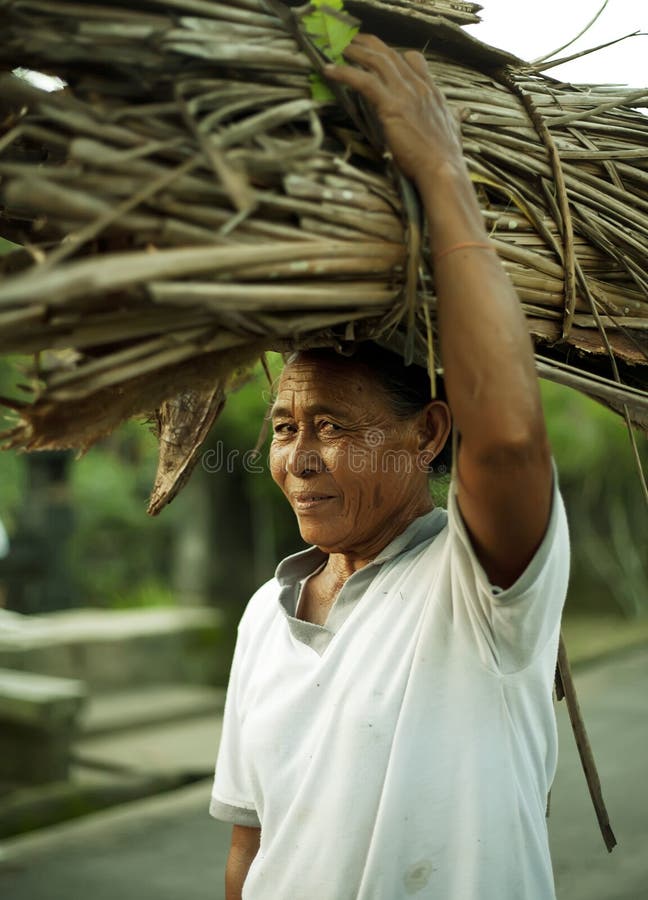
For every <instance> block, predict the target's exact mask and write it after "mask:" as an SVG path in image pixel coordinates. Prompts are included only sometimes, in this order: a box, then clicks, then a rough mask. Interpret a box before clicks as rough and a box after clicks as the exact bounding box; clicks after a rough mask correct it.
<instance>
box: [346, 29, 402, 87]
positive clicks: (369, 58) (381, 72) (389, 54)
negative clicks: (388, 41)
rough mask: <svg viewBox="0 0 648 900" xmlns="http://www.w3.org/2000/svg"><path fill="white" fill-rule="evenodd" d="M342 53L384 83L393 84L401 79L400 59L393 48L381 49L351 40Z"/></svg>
mask: <svg viewBox="0 0 648 900" xmlns="http://www.w3.org/2000/svg"><path fill="white" fill-rule="evenodd" d="M376 40H377V39H376ZM380 43H382V42H380ZM383 46H384V45H383ZM344 55H345V57H346V59H347V60H348V61H349V62H353V63H357V64H359V65H361V66H363V67H364V68H365V69H367V71H369V72H373V74H374V75H376V76H377V77H378V78H380V79H381V81H382V82H383V83H384V84H386V85H393V84H395V83H397V82H400V81H401V80H402V77H403V74H404V73H403V71H402V70H401V63H402V60H401V59H400V57H399V56H398V54H397V53H394V51H393V50H392V51H389V50H388V48H385V50H384V51H383V50H382V49H380V48H376V47H373V46H371V45H370V44H369V43H356V42H355V41H353V42H352V43H351V44H349V46H348V47H347V48H346V50H345V51H344Z"/></svg>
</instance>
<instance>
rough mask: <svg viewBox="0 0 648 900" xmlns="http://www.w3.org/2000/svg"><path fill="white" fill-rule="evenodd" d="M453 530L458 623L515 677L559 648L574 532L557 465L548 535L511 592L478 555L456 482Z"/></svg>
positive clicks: (493, 662)
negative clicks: (494, 581)
mask: <svg viewBox="0 0 648 900" xmlns="http://www.w3.org/2000/svg"><path fill="white" fill-rule="evenodd" d="M448 530H449V551H450V573H451V576H450V577H451V595H452V611H453V619H454V620H455V622H456V624H457V625H458V626H461V627H462V630H463V631H464V633H465V634H466V635H468V636H469V639H470V640H471V641H472V642H473V643H474V644H476V646H477V649H478V652H479V655H480V657H481V659H482V661H483V662H484V663H485V664H486V665H488V666H489V667H490V668H495V669H497V670H498V671H500V672H501V673H503V674H507V673H513V672H517V671H519V670H521V669H524V668H526V667H527V666H528V665H530V664H531V663H532V662H533V660H534V659H535V658H536V657H537V656H538V655H539V654H540V653H541V652H542V651H543V649H544V648H546V647H547V646H548V645H549V644H551V645H552V646H553V644H554V643H555V644H556V647H557V643H558V635H559V631H560V618H561V614H562V609H563V605H564V602H565V597H566V594H567V585H568V581H569V529H568V524H567V516H566V512H565V506H564V503H563V500H562V497H561V494H560V490H559V487H558V473H557V469H556V465H555V462H554V463H553V492H552V501H551V512H550V516H549V523H548V525H547V529H546V532H545V534H544V537H543V539H542V542H541V544H540V546H539V547H538V549H537V550H536V552H535V554H534V556H533V558H532V559H531V561H530V562H529V564H528V565H527V567H526V569H525V570H524V572H523V573H522V574H521V575H520V576H519V578H518V579H517V580H516V581H515V583H514V584H512V585H511V586H510V587H508V588H506V590H502V589H501V588H498V587H497V586H496V585H493V584H491V583H490V581H489V579H488V576H487V575H486V572H485V571H484V569H483V567H482V565H481V563H480V562H479V560H478V559H477V557H476V555H475V551H474V549H473V546H472V542H471V540H470V537H469V535H468V531H467V529H466V526H465V524H464V521H463V519H462V516H461V513H460V511H459V505H458V502H457V496H456V485H455V484H454V483H453V484H452V485H451V489H450V493H449V496H448ZM554 662H555V660H554Z"/></svg>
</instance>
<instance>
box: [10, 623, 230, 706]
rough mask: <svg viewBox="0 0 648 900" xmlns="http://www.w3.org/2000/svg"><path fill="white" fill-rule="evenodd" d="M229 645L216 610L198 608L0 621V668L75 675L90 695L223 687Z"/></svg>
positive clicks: (228, 637)
mask: <svg viewBox="0 0 648 900" xmlns="http://www.w3.org/2000/svg"><path fill="white" fill-rule="evenodd" d="M231 649H232V648H231V638H230V636H229V634H228V633H227V632H226V629H225V627H224V616H223V614H222V613H221V612H220V611H219V610H217V609H213V608H206V607H205V608H164V609H144V610H139V609H138V610H95V609H78V610H73V611H64V612H56V613H47V614H43V615H38V616H20V617H18V618H17V617H16V616H15V615H14V616H12V617H11V619H10V620H3V618H0V666H4V667H6V668H10V669H18V670H21V671H31V672H37V673H40V674H43V675H53V676H57V677H62V678H76V679H80V680H82V681H84V682H85V683H86V684H87V685H88V686H89V688H90V689H91V690H92V691H93V692H95V691H115V690H119V689H122V688H128V687H133V686H139V685H147V684H156V683H161V682H162V683H164V682H175V683H179V682H186V683H195V684H200V683H202V684H224V683H226V680H227V673H228V669H229V662H230V658H231Z"/></svg>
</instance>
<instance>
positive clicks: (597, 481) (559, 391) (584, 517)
mask: <svg viewBox="0 0 648 900" xmlns="http://www.w3.org/2000/svg"><path fill="white" fill-rule="evenodd" d="M542 393H543V401H544V406H545V412H546V416H547V423H548V428H549V436H550V439H551V443H552V447H553V451H554V456H555V458H556V462H557V465H558V470H559V474H560V484H561V489H562V492H563V495H564V497H565V504H566V507H567V514H568V517H569V522H570V528H571V544H572V579H571V588H570V596H569V604H571V605H572V606H575V607H579V608H581V609H588V610H594V611H598V612H600V611H605V610H607V611H610V610H615V609H616V610H617V611H619V612H622V613H623V614H625V615H627V616H631V617H632V616H638V615H643V614H648V558H647V557H646V549H645V547H646V541H645V534H646V521H647V519H648V510H647V509H646V503H645V500H644V497H643V494H642V490H641V485H640V481H639V475H638V472H637V467H636V462H635V459H634V455H633V452H632V448H631V444H630V439H629V436H628V433H627V431H626V428H625V425H624V423H623V420H622V419H621V418H620V417H619V416H616V415H614V414H613V413H611V412H610V411H609V410H607V409H606V408H605V407H604V406H602V405H601V404H599V403H596V402H595V401H593V400H589V399H588V398H587V397H583V396H582V395H580V394H577V393H576V392H575V391H571V390H568V389H567V388H563V387H560V386H558V385H554V384H548V383H543V389H542ZM637 443H638V445H639V452H640V455H641V458H642V462H643V467H644V471H648V447H647V443H646V436H645V435H641V434H637Z"/></svg>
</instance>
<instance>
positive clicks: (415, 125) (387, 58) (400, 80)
mask: <svg viewBox="0 0 648 900" xmlns="http://www.w3.org/2000/svg"><path fill="white" fill-rule="evenodd" d="M344 55H345V56H346V58H347V59H348V60H349V61H350V62H354V63H357V64H358V65H359V66H362V68H357V67H355V66H333V65H331V66H327V67H326V75H327V77H328V78H330V79H331V80H332V81H337V82H339V83H341V84H345V85H347V87H350V88H353V89H354V90H356V91H358V92H359V93H360V94H361V95H362V96H363V97H365V99H366V100H368V101H369V102H370V103H371V104H372V106H373V108H374V109H375V111H376V114H377V116H378V119H379V120H380V122H381V124H382V128H383V133H384V137H385V141H386V143H387V145H388V147H389V150H390V152H391V154H392V156H393V158H394V162H395V163H396V165H397V166H398V167H399V169H400V170H401V171H402V172H403V174H404V175H406V176H407V177H408V178H410V179H412V181H415V182H416V183H417V184H418V185H419V188H422V187H423V186H424V185H426V184H428V183H429V182H430V181H433V180H434V178H435V176H436V175H438V174H442V173H443V172H444V171H448V170H450V171H452V170H455V171H462V170H463V171H465V168H464V163H463V156H462V151H461V138H460V132H459V126H458V123H457V120H456V119H455V117H454V115H453V113H452V112H451V110H450V109H449V108H448V106H447V104H446V102H445V100H444V98H443V96H442V94H441V92H440V91H439V89H438V88H437V86H436V85H435V84H434V82H433V81H432V79H431V78H430V76H429V74H428V68H427V63H426V61H425V57H424V56H423V55H422V54H421V53H417V52H415V51H413V50H409V51H407V52H406V53H404V54H403V55H401V54H400V53H397V52H396V51H395V50H392V49H391V48H390V47H388V46H387V45H386V44H384V43H383V41H381V40H380V39H379V38H377V37H374V36H372V35H368V34H359V35H357V36H356V37H355V38H354V40H353V41H352V42H351V44H349V46H348V47H347V49H346V50H345V51H344Z"/></svg>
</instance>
